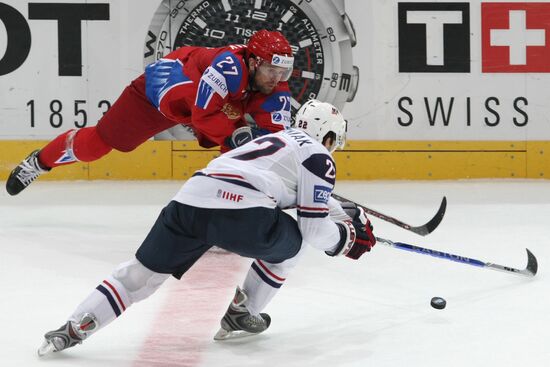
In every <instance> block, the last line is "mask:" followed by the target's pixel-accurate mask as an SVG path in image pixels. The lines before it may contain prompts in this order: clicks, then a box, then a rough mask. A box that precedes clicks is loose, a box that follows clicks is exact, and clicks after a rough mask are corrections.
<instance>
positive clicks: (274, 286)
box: [252, 263, 282, 288]
mask: <svg viewBox="0 0 550 367" xmlns="http://www.w3.org/2000/svg"><path fill="white" fill-rule="evenodd" d="M252 269H254V270H255V271H256V273H257V274H258V275H259V276H260V278H262V280H263V281H264V282H266V283H267V284H269V285H270V286H272V287H273V288H281V286H282V284H281V283H276V282H274V281H273V280H271V279H269V278H268V277H267V275H265V274H264V272H263V271H262V270H261V269H260V268H259V267H258V265H256V263H252Z"/></svg>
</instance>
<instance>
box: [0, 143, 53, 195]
mask: <svg viewBox="0 0 550 367" xmlns="http://www.w3.org/2000/svg"><path fill="white" fill-rule="evenodd" d="M38 153H40V151H39V150H35V151H34V152H32V153H31V154H29V156H28V157H27V158H25V159H24V160H23V161H22V162H21V163H19V165H18V166H17V167H15V168H14V169H13V171H11V173H10V177H8V180H7V181H6V190H7V191H8V194H10V195H17V194H19V193H20V192H21V191H23V190H24V189H25V188H26V187H27V186H29V185H30V184H31V183H32V182H33V181H34V180H36V179H37V178H38V176H40V175H41V174H43V173H46V172H48V171H50V170H51V168H47V167H43V166H42V165H41V164H40V162H39V161H38Z"/></svg>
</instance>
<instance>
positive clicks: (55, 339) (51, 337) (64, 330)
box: [38, 314, 97, 357]
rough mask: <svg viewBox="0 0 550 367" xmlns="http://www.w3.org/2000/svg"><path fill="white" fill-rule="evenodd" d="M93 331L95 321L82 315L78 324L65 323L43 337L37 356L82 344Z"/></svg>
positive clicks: (86, 315)
mask: <svg viewBox="0 0 550 367" xmlns="http://www.w3.org/2000/svg"><path fill="white" fill-rule="evenodd" d="M95 329H97V321H96V318H95V317H94V316H93V315H91V314H84V316H82V319H81V320H80V323H78V324H77V323H74V322H72V321H67V323H66V324H65V325H63V326H61V327H60V328H59V329H57V330H52V331H49V332H47V333H46V334H45V335H44V342H43V343H42V345H41V346H40V348H38V356H40V357H43V356H45V355H47V354H50V353H54V352H61V351H62V350H64V349H67V348H71V347H74V346H75V345H77V344H82V341H83V340H84V339H86V338H87V337H88V335H90V333H92V332H93V331H94V330H95Z"/></svg>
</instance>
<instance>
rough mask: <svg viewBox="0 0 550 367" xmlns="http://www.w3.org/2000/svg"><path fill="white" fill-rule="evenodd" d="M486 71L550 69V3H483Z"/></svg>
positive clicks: (545, 71)
mask: <svg viewBox="0 0 550 367" xmlns="http://www.w3.org/2000/svg"><path fill="white" fill-rule="evenodd" d="M481 28H482V71H483V72H484V73H549V72H550V3H542V2H540V3H483V4H481Z"/></svg>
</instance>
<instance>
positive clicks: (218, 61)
mask: <svg viewBox="0 0 550 367" xmlns="http://www.w3.org/2000/svg"><path fill="white" fill-rule="evenodd" d="M211 66H212V67H213V68H214V69H216V70H217V71H218V72H219V73H220V74H222V75H223V76H224V78H225V80H226V83H227V88H228V90H229V92H230V93H236V92H237V91H238V90H239V87H240V86H241V81H242V79H243V65H242V60H241V59H240V58H239V57H237V56H236V55H235V54H233V53H232V52H229V51H225V52H222V53H221V54H219V55H218V56H216V58H214V60H212V64H211Z"/></svg>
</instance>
